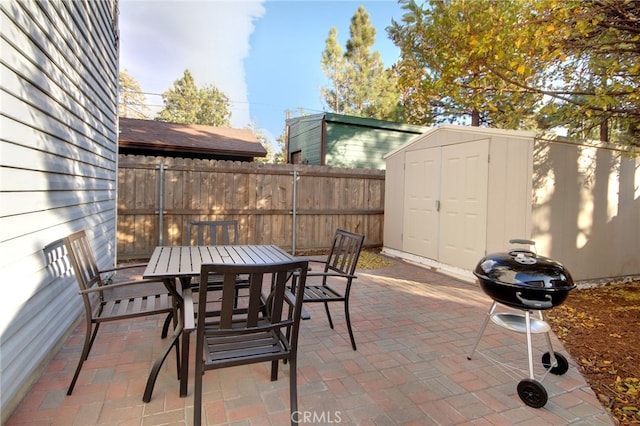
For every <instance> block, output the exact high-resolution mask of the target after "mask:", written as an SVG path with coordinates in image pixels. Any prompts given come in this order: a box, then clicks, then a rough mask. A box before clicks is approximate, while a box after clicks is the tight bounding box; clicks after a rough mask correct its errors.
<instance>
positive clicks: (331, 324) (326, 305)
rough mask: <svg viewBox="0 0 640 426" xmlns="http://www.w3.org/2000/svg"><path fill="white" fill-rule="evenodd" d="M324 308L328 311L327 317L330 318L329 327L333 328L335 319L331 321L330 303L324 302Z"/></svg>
mask: <svg viewBox="0 0 640 426" xmlns="http://www.w3.org/2000/svg"><path fill="white" fill-rule="evenodd" d="M324 310H325V311H326V312H327V318H328V319H329V327H331V328H332V329H333V321H331V313H330V312H329V303H327V302H324Z"/></svg>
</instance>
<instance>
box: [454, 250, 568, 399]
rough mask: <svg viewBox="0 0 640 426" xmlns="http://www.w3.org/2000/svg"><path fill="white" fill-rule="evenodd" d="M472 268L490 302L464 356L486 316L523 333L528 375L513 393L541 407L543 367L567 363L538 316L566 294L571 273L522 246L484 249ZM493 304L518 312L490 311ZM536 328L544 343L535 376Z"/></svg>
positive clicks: (555, 368) (552, 369) (557, 369)
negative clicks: (493, 250)
mask: <svg viewBox="0 0 640 426" xmlns="http://www.w3.org/2000/svg"><path fill="white" fill-rule="evenodd" d="M509 242H510V243H511V244H518V245H527V246H529V247H533V248H534V249H535V242H534V241H532V240H524V239H514V240H510V241H509ZM473 273H474V275H475V276H476V278H477V279H478V282H479V284H480V287H481V288H482V290H483V291H484V292H485V293H486V294H487V295H488V296H489V297H491V298H492V299H493V303H492V304H491V307H490V308H489V312H488V313H487V316H486V317H485V319H484V322H483V323H482V326H481V327H480V331H479V332H478V336H477V338H476V342H475V344H474V346H473V349H472V350H471V353H470V354H469V356H468V357H467V358H468V359H471V358H472V357H473V354H474V353H475V351H476V349H477V347H478V344H479V343H480V339H481V338H482V335H483V334H484V331H485V329H486V327H487V324H488V323H489V320H492V321H493V322H494V323H495V324H497V325H498V326H500V327H503V328H506V329H508V330H511V331H516V332H519V333H526V335H527V355H528V361H529V377H528V378H527V379H523V380H521V381H520V382H519V383H518V387H517V389H518V396H519V397H520V399H521V400H522V401H523V402H524V403H525V404H527V405H528V406H530V407H534V408H540V407H543V406H544V405H545V404H546V403H547V400H548V395H547V391H546V390H545V388H544V386H543V385H542V383H541V382H542V380H543V379H544V377H546V375H547V374H548V373H552V374H556V375H562V374H564V373H566V372H567V370H568V369H569V363H568V361H567V359H566V358H565V357H564V356H563V355H562V354H560V353H557V352H554V350H553V347H552V345H551V337H550V335H549V332H550V330H551V328H550V327H549V325H548V324H547V322H546V321H545V320H544V316H543V315H542V311H544V310H547V309H551V308H553V307H555V306H558V305H560V304H562V303H563V302H564V301H565V300H566V299H567V297H568V295H569V292H570V291H571V290H572V289H573V288H575V284H574V282H573V278H572V277H571V274H570V273H569V271H567V270H566V269H565V268H564V267H563V266H562V265H561V264H560V263H558V262H556V261H554V260H552V259H549V258H547V257H544V256H539V255H538V254H537V253H536V252H535V251H532V250H530V249H523V248H515V249H512V250H509V251H508V252H504V253H494V254H490V255H487V256H485V257H484V258H482V259H481V260H480V262H478V265H477V266H476V268H475V270H474V271H473ZM499 304H501V305H505V306H508V307H511V308H515V309H518V310H521V311H523V313H517V312H516V313H514V312H496V308H497V307H498V305H499ZM537 333H542V334H544V335H545V337H546V341H547V347H548V352H546V353H544V355H543V356H542V365H543V366H544V367H545V369H546V371H545V374H544V375H543V376H542V378H541V379H540V380H536V378H535V376H534V371H533V352H532V337H531V336H532V334H537Z"/></svg>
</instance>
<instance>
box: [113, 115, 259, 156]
mask: <svg viewBox="0 0 640 426" xmlns="http://www.w3.org/2000/svg"><path fill="white" fill-rule="evenodd" d="M119 121H120V134H119V136H118V144H119V146H120V147H121V148H125V149H127V150H129V151H131V150H140V151H164V152H167V153H173V154H178V153H182V154H190V155H204V156H212V155H214V156H230V157H266V155H267V151H266V149H265V148H264V147H263V146H262V144H260V142H259V141H258V139H257V138H256V136H255V135H254V133H253V132H252V131H251V130H249V129H234V128H230V127H214V126H204V125H199V124H178V123H168V122H164V121H154V120H140V119H135V118H123V117H121V118H120V119H119Z"/></svg>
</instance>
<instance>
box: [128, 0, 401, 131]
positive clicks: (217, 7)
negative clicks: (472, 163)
mask: <svg viewBox="0 0 640 426" xmlns="http://www.w3.org/2000/svg"><path fill="white" fill-rule="evenodd" d="M361 5H362V6H364V8H365V9H366V11H367V13H368V14H369V18H370V20H371V23H372V25H373V26H374V27H375V29H376V39H375V40H376V42H375V44H374V46H373V48H372V49H373V50H377V51H379V52H380V55H381V57H382V60H383V62H384V64H385V66H387V67H389V66H391V65H392V64H393V63H395V62H396V60H397V59H398V56H399V49H398V48H397V47H396V46H395V45H394V44H393V42H391V40H389V38H388V37H387V32H386V30H385V28H386V27H387V26H388V25H390V23H391V19H392V18H393V19H395V20H396V21H400V20H401V16H402V9H401V8H400V5H398V4H397V2H396V1H392V0H377V1H356V0H341V1H320V0H256V1H253V0H252V1H250V0H235V1H222V0H200V1H188V0H186V1H185V0H171V1H169V0H121V1H120V2H119V9H120V15H119V29H120V70H121V71H124V70H126V71H127V72H128V73H129V75H131V76H132V77H133V78H134V79H135V80H137V81H138V83H139V84H140V86H141V88H142V90H143V92H145V93H147V104H148V106H149V112H150V114H151V115H152V116H151V117H149V118H153V116H154V115H155V112H157V111H158V110H159V109H160V108H161V107H162V97H161V96H160V94H161V93H163V92H165V91H167V90H168V89H170V88H171V87H172V86H173V83H174V82H175V81H176V80H178V79H180V78H182V76H183V75H184V71H185V70H187V69H188V70H189V71H190V72H191V73H192V74H193V77H194V79H195V83H196V85H197V86H198V87H203V86H205V85H213V86H215V87H216V88H217V89H218V90H220V91H222V92H223V93H225V94H226V95H227V97H228V98H229V100H230V109H231V114H232V115H231V126H232V127H236V128H246V127H248V126H249V125H251V126H252V127H254V128H256V129H258V130H260V131H261V132H262V133H263V134H264V135H265V136H266V137H267V139H268V140H269V141H271V142H273V141H274V140H275V139H276V138H277V137H278V136H279V135H281V134H282V133H283V131H284V127H285V119H286V111H287V110H289V111H291V116H292V117H296V116H298V115H300V111H301V110H302V111H304V113H305V114H315V113H320V112H323V110H324V106H323V102H322V99H321V96H320V88H321V87H323V86H328V83H329V82H328V80H327V78H326V76H325V75H324V73H323V72H322V68H321V65H320V60H321V57H322V51H323V50H324V49H325V41H326V39H327V36H328V35H329V31H330V29H331V27H335V28H336V29H337V30H338V42H339V44H340V45H341V46H342V48H343V50H344V49H345V45H346V42H347V40H348V39H349V37H350V34H349V25H350V23H351V18H352V17H353V15H354V14H355V12H356V10H357V8H358V7H359V6H361Z"/></svg>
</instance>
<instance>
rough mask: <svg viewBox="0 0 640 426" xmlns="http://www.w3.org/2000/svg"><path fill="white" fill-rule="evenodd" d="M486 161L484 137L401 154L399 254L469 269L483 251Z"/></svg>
mask: <svg viewBox="0 0 640 426" xmlns="http://www.w3.org/2000/svg"><path fill="white" fill-rule="evenodd" d="M488 157H489V140H488V139H487V140H481V141H474V142H468V143H462V144H457V145H447V146H444V147H437V148H428V149H424V150H419V151H411V152H407V153H405V203H406V204H405V210H404V226H403V248H404V250H405V251H407V252H408V253H412V254H416V255H419V256H423V257H427V258H430V259H434V260H437V261H439V262H442V263H446V264H448V265H452V266H457V267H460V268H465V269H473V267H474V266H475V264H476V263H477V261H478V260H479V259H480V258H481V257H482V256H484V251H485V250H484V247H485V243H486V229H487V185H488V173H489V164H488Z"/></svg>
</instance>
